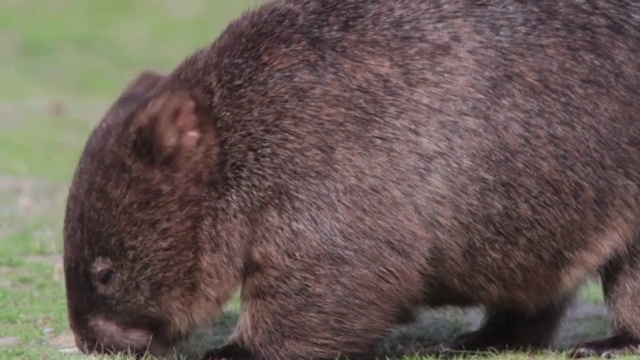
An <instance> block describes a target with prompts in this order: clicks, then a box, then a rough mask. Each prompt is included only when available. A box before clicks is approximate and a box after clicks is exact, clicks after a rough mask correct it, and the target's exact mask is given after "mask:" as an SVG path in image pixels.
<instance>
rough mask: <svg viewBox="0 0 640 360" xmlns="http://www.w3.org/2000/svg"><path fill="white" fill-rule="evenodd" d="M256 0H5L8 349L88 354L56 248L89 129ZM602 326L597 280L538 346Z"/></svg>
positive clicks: (46, 355)
mask: <svg viewBox="0 0 640 360" xmlns="http://www.w3.org/2000/svg"><path fill="white" fill-rule="evenodd" d="M255 1H256V0H253V1H252V0H233V1H206V0H183V1H177V0H173V1H172V0H144V1H143V0H91V1H86V0H48V1H42V0H0V44H1V46H0V79H2V81H1V82H0V359H41V360H45V359H63V358H64V359H67V358H71V359H87V358H90V357H86V356H82V355H80V354H78V353H77V352H74V350H75V349H74V348H73V339H72V337H71V336H70V332H69V328H68V324H67V319H66V303H65V298H64V284H63V277H62V268H61V258H60V253H61V248H62V240H61V225H62V216H63V209H64V201H65V196H66V192H67V187H68V185H69V180H70V178H71V176H72V173H73V169H74V167H75V165H76V161H77V158H78V156H79V152H80V151H81V149H82V147H83V145H84V141H85V139H86V137H87V135H88V133H89V131H90V130H91V128H92V127H93V126H94V125H95V124H96V122H97V121H98V120H99V118H100V116H101V114H102V113H103V112H104V111H105V110H106V108H107V107H108V106H109V104H110V103H111V101H113V99H114V98H115V96H116V94H117V93H118V92H119V91H120V90H121V89H122V88H123V87H124V85H125V84H126V83H127V82H128V81H129V80H130V79H131V78H132V77H133V76H135V75H136V74H137V73H139V72H140V71H142V70H144V69H155V70H160V71H167V70H169V69H170V68H171V67H172V66H174V65H175V64H176V63H177V62H178V61H180V60H181V59H182V58H183V57H184V56H186V55H187V54H188V53H189V52H191V51H193V50H195V49H196V48H198V47H200V46H204V45H206V44H207V43H208V42H210V41H211V40H212V39H213V38H215V37H216V36H217V35H218V34H219V32H220V31H221V30H222V29H223V28H224V27H225V26H226V24H227V23H228V21H229V20H231V19H232V18H233V17H235V16H237V15H238V14H239V13H240V12H241V11H242V9H243V8H245V7H246V6H250V5H251V4H253V3H255ZM237 309H238V302H237V300H236V301H235V302H233V303H232V304H230V305H229V308H228V310H227V312H226V313H225V315H224V317H223V318H222V319H221V320H220V321H219V322H218V323H217V324H216V325H215V326H214V327H213V328H212V329H210V330H207V331H206V332H203V333H202V334H199V335H197V336H195V337H194V338H193V339H192V340H191V341H190V342H188V343H186V344H184V345H183V346H182V347H181V348H180V349H179V354H180V356H184V357H187V358H196V357H197V354H198V353H200V352H201V351H202V350H204V349H206V347H207V346H211V345H214V344H219V343H220V342H221V341H223V340H224V338H225V336H226V335H227V334H228V333H229V331H230V329H231V328H232V326H233V324H234V322H235V319H236V316H237ZM478 320H479V315H478V313H477V312H474V311H470V312H461V311H456V310H451V311H437V312H425V313H424V314H423V315H422V316H421V317H420V320H419V322H418V323H417V324H415V325H413V326H410V327H408V328H404V329H400V330H399V331H397V332H396V333H394V335H393V336H391V337H390V338H389V339H388V340H387V341H386V342H385V343H383V344H380V345H381V347H383V348H385V349H387V350H389V351H390V352H396V351H400V350H403V349H407V348H411V347H413V346H422V345H429V344H433V343H435V342H437V341H439V340H442V339H444V338H446V337H449V336H452V335H454V334H456V333H459V332H460V331H463V330H465V329H468V328H470V327H472V326H474V325H475V324H477V322H478ZM605 332H606V321H605V311H604V308H603V306H602V300H601V294H600V291H599V289H598V287H597V286H596V285H593V284H592V285H590V286H588V287H587V288H585V291H584V295H583V297H582V298H581V300H580V301H579V302H578V304H576V306H575V307H574V309H573V310H572V312H571V314H570V316H569V317H568V319H567V321H566V322H565V324H564V326H563V329H562V331H561V333H560V335H559V338H558V341H557V344H556V345H557V348H558V351H557V352H549V353H545V354H543V355H540V358H548V359H554V358H560V357H562V356H563V355H562V350H563V349H566V347H567V346H568V345H569V344H571V343H573V342H575V341H577V340H581V339H586V338H589V337H592V336H600V335H603V334H604V333H605ZM499 358H500V359H524V358H529V357H528V356H527V355H526V354H514V355H508V356H507V355H503V356H500V357H499ZM123 359H124V358H123ZM121 360H122V359H121Z"/></svg>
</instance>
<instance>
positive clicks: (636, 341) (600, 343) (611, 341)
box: [569, 241, 640, 358]
mask: <svg viewBox="0 0 640 360" xmlns="http://www.w3.org/2000/svg"><path fill="white" fill-rule="evenodd" d="M601 274H602V287H603V291H604V297H605V301H606V304H607V310H608V313H609V318H610V322H611V327H612V335H611V336H609V337H607V338H604V339H599V340H593V341H589V342H585V343H583V344H580V345H578V346H576V347H574V348H573V349H572V350H571V351H570V352H569V356H571V357H573V358H582V357H594V356H597V357H617V356H626V355H640V241H637V243H636V244H634V245H633V247H632V248H631V249H630V250H629V251H628V252H627V253H625V254H624V255H620V256H618V257H615V258H613V259H611V260H610V261H609V263H608V264H607V265H606V266H605V267H604V268H603V269H602V271H601Z"/></svg>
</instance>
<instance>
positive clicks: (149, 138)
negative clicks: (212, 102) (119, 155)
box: [133, 91, 206, 165]
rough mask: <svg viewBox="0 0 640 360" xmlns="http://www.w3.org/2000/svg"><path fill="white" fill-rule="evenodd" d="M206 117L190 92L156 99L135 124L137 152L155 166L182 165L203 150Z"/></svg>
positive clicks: (164, 95)
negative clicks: (202, 142) (200, 148)
mask: <svg viewBox="0 0 640 360" xmlns="http://www.w3.org/2000/svg"><path fill="white" fill-rule="evenodd" d="M204 113H205V112H204V111H203V110H202V107H201V106H200V103H199V101H198V100H197V99H196V98H195V97H194V96H193V95H192V94H190V93H189V92H187V91H168V92H163V93H161V94H159V95H157V96H154V97H153V98H152V99H151V100H150V101H149V102H148V103H147V105H146V106H145V107H144V108H142V109H141V110H140V111H139V112H138V114H137V116H136V118H135V120H134V121H135V123H134V131H135V134H134V137H135V139H134V144H133V150H134V152H135V153H136V155H138V156H139V157H140V158H141V159H142V160H143V161H145V162H151V163H152V164H154V165H161V164H164V165H166V164H168V163H176V160H178V162H179V160H181V157H183V156H185V155H188V154H190V153H193V151H194V150H196V149H197V148H198V147H199V146H200V144H201V140H202V135H203V131H204V127H205V126H206V124H205V122H204V121H203V120H204V118H205V116H204ZM182 159H184V158H182Z"/></svg>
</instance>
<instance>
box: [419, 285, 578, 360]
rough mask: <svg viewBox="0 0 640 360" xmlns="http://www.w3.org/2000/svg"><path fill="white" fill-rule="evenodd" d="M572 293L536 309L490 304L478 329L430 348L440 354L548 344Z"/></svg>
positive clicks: (527, 348)
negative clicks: (532, 310) (521, 309)
mask: <svg viewBox="0 0 640 360" xmlns="http://www.w3.org/2000/svg"><path fill="white" fill-rule="evenodd" d="M572 298H573V294H571V295H569V296H566V297H564V298H561V299H559V300H556V301H555V302H553V303H552V304H549V305H547V306H544V307H542V308H540V309H539V310H538V311H535V312H524V311H518V310H512V309H503V308H490V309H489V310H488V311H487V314H486V318H485V321H484V323H483V324H482V326H481V327H480V329H478V330H476V331H473V332H469V333H466V334H462V335H460V336H458V337H457V338H456V339H454V340H453V341H451V342H450V343H447V344H443V345H440V346H438V347H437V348H436V349H430V350H429V352H438V353H439V355H455V354H456V353H458V352H467V351H468V352H478V351H491V350H494V351H506V350H534V349H541V348H544V347H546V346H548V345H549V343H550V342H551V340H552V339H553V336H554V334H555V332H556V330H557V328H558V325H559V324H560V320H561V318H562V316H563V315H564V313H565V310H566V308H567V306H568V304H569V303H570V302H571V299H572Z"/></svg>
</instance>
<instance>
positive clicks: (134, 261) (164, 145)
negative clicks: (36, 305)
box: [64, 72, 228, 354]
mask: <svg viewBox="0 0 640 360" xmlns="http://www.w3.org/2000/svg"><path fill="white" fill-rule="evenodd" d="M163 79H164V77H163V76H161V75H157V74H154V73H150V72H147V73H144V74H142V75H141V76H140V77H138V78H137V79H136V80H135V81H134V82H133V83H132V84H131V85H130V86H129V88H128V89H127V90H126V91H125V92H124V93H123V94H122V95H121V96H120V97H119V98H118V99H117V100H116V102H115V103H114V104H113V105H112V107H111V109H109V111H108V112H107V114H106V115H105V117H104V118H103V119H102V121H101V122H100V124H99V125H98V126H97V127H96V129H94V131H93V133H92V134H91V136H90V138H89V140H88V141H87V143H86V146H85V149H84V151H83V153H82V156H81V158H80V161H79V164H78V167H77V169H76V172H75V175H74V179H73V182H72V185H71V187H70V190H69V196H68V199H67V207H66V214H65V221H64V271H65V280H66V281H65V283H66V290H67V303H68V312H69V321H70V325H71V328H72V330H73V332H74V334H75V338H76V343H77V345H78V347H79V348H80V349H81V350H83V351H85V352H91V351H96V352H118V351H129V352H132V353H138V354H141V353H143V352H146V351H148V352H150V353H155V354H162V353H165V352H166V351H169V350H170V349H171V348H172V347H173V345H174V344H176V343H177V342H178V341H179V340H181V339H183V338H184V337H185V336H186V335H188V333H189V331H190V330H192V329H193V328H194V327H195V326H198V325H202V323H203V322H205V321H210V320H211V319H212V318H213V317H215V316H216V315H217V312H218V311H219V305H220V301H221V299H222V298H223V297H224V296H222V295H221V294H219V293H216V292H218V291H221V292H225V291H227V292H228V289H226V288H225V286H223V285H220V287H217V288H216V284H217V283H219V282H224V276H226V275H225V274H222V273H220V272H212V271H211V268H213V267H215V266H213V265H211V262H212V261H213V262H216V261H217V260H219V259H217V258H216V256H214V257H213V259H212V258H211V256H210V254H207V252H208V251H209V250H211V249H210V248H211V246H213V245H212V244H210V242H211V237H212V235H211V234H208V233H207V232H209V231H210V230H207V229H211V228H212V226H211V225H210V222H211V219H210V218H207V217H206V216H205V214H206V213H210V211H209V210H210V209H207V207H208V205H207V201H206V199H207V198H209V197H210V196H214V195H213V194H211V193H210V192H211V191H212V190H209V189H211V188H213V187H212V183H213V182H214V181H215V179H213V178H212V177H211V176H209V172H208V171H207V169H198V167H202V164H203V163H207V162H209V163H212V162H214V161H215V159H208V158H207V157H210V156H213V157H215V153H216V151H215V149H216V146H217V143H216V139H215V136H214V135H215V134H214V132H213V131H212V129H210V128H208V126H211V122H206V123H205V122H203V115H201V114H202V113H203V112H202V111H201V108H200V107H199V105H198V104H199V102H198V100H196V97H195V95H193V94H190V93H188V92H186V91H176V90H166V89H163V84H164V80H163ZM164 88H166V87H164ZM205 255H206V256H205ZM203 284H206V285H207V287H208V288H204V287H203V286H202V285H203ZM225 296H226V295H225Z"/></svg>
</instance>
